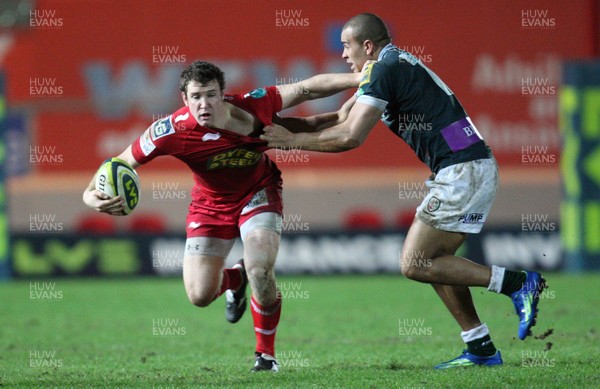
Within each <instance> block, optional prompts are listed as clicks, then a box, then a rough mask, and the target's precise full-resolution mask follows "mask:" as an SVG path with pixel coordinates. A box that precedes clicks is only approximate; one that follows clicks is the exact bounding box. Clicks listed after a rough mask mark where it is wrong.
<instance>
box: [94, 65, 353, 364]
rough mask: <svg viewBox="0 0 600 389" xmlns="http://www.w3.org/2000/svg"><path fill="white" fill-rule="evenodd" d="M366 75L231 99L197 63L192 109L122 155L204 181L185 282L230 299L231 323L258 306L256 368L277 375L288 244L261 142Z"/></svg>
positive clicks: (194, 209)
mask: <svg viewBox="0 0 600 389" xmlns="http://www.w3.org/2000/svg"><path fill="white" fill-rule="evenodd" d="M359 78H360V77H359V75H356V74H352V73H348V74H328V75H318V76H315V77H312V78H310V79H307V80H303V81H300V82H298V83H295V84H289V85H278V86H276V87H275V86H270V87H266V88H259V89H255V90H253V91H251V92H249V93H246V94H243V95H242V94H240V95H229V94H224V89H225V79H224V74H223V72H222V71H221V70H220V69H219V68H218V67H217V66H215V65H213V64H211V63H207V62H200V61H197V62H194V63H192V64H191V65H190V66H189V67H188V68H186V69H185V70H184V71H183V72H182V73H181V77H180V89H181V96H182V98H183V102H184V103H185V106H184V107H182V108H180V109H179V110H177V111H176V112H175V113H173V114H172V115H170V116H168V117H166V118H164V119H160V120H157V121H156V122H154V123H153V124H152V125H151V126H150V127H149V128H148V129H147V130H146V131H145V132H144V133H143V134H142V136H140V138H139V139H137V140H135V141H134V142H133V143H132V144H131V146H129V147H127V149H125V150H124V151H123V152H122V153H121V154H120V155H118V158H121V159H122V160H124V161H126V162H127V163H129V164H130V165H131V166H133V167H134V168H135V167H138V166H140V165H142V164H145V163H147V162H150V161H151V160H152V159H154V158H156V157H158V156H161V155H171V156H173V157H175V158H177V159H179V160H181V161H182V162H184V163H185V164H187V165H188V166H189V168H190V169H191V170H192V172H193V176H194V181H195V185H194V188H193V191H192V201H191V204H190V206H189V212H188V216H187V220H186V230H187V240H186V246H185V253H184V259H183V280H184V284H185V290H186V292H187V296H188V298H189V300H190V301H191V302H192V303H193V304H194V305H196V306H199V307H206V306H208V305H209V304H210V303H211V302H212V301H214V300H215V299H216V298H217V297H218V296H220V295H221V294H223V293H225V292H227V293H226V297H227V304H226V318H227V320H228V321H230V322H232V323H235V322H237V321H238V320H239V319H240V318H241V316H242V314H243V313H244V311H245V308H246V296H245V289H246V285H247V283H249V284H250V288H251V290H252V296H251V299H250V306H251V312H252V318H253V321H254V331H255V335H256V349H255V365H254V367H253V368H252V370H253V371H261V370H268V371H277V370H278V363H277V361H276V359H275V332H276V329H277V325H278V323H279V317H280V313H281V298H280V296H279V295H278V293H277V286H276V284H275V277H274V265H275V259H276V257H277V250H278V248H279V240H280V233H281V215H282V207H283V204H282V199H281V190H282V180H281V173H280V171H279V170H278V169H277V167H276V166H275V163H274V162H273V161H271V160H270V159H269V157H268V156H267V155H266V154H264V153H263V152H264V151H265V150H267V149H268V148H267V144H266V142H265V141H263V140H261V139H260V138H259V136H260V135H261V134H262V133H263V128H264V127H265V126H266V125H269V124H271V123H272V118H273V117H274V116H275V114H276V113H277V112H279V111H281V110H282V109H285V108H288V107H291V106H294V105H296V104H299V103H301V102H303V101H305V100H309V99H315V98H319V97H325V96H328V95H331V94H334V93H337V92H340V91H342V90H344V89H348V88H351V87H357V86H358V81H359ZM94 182H95V181H94V179H92V180H91V181H90V184H89V185H88V187H87V188H86V190H85V192H84V194H83V201H84V202H85V203H86V204H87V205H88V206H90V207H92V208H94V209H96V210H98V211H100V212H105V213H108V214H111V215H122V214H123V205H122V202H123V199H122V198H121V197H115V198H112V199H110V198H108V197H107V196H106V195H104V194H103V193H101V192H99V191H98V190H96V189H95V187H94ZM237 237H241V239H242V242H243V246H244V256H243V258H244V259H243V261H242V260H240V261H239V262H238V263H237V264H236V265H235V266H234V267H233V268H231V269H224V263H225V259H226V257H227V255H228V254H229V252H230V250H231V248H232V246H233V244H234V240H235V238H237Z"/></svg>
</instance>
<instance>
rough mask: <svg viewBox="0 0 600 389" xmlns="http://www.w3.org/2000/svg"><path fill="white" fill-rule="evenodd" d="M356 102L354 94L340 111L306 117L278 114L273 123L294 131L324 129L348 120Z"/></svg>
mask: <svg viewBox="0 0 600 389" xmlns="http://www.w3.org/2000/svg"><path fill="white" fill-rule="evenodd" d="M355 102H356V96H355V95H353V96H352V97H351V98H350V99H349V100H348V101H346V102H345V103H344V105H342V107H341V108H340V109H339V110H338V111H335V112H327V113H322V114H318V115H313V116H306V117H280V116H278V115H277V116H276V117H274V118H273V123H275V124H279V125H280V126H283V127H285V128H287V129H288V130H289V131H291V132H294V133H297V132H315V131H319V130H324V129H325V128H329V127H332V126H335V125H336V124H340V123H342V122H343V121H344V120H346V118H348V114H349V113H350V109H352V106H353V105H354V103H355Z"/></svg>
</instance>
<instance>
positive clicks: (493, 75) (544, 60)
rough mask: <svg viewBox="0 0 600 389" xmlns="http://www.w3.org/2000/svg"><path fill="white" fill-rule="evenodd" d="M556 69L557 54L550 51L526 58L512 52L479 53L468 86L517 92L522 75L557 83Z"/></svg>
mask: <svg viewBox="0 0 600 389" xmlns="http://www.w3.org/2000/svg"><path fill="white" fill-rule="evenodd" d="M560 69H561V61H560V58H558V57H556V56H552V55H546V56H543V57H538V59H537V60H534V61H527V60H524V59H521V58H519V57H518V56H517V55H515V54H509V55H507V56H506V58H504V59H498V58H495V57H494V56H493V55H492V54H488V53H483V54H480V55H479V56H478V57H477V59H476V60H475V66H474V69H473V75H472V78H471V86H472V87H473V89H474V90H475V91H477V92H486V91H493V92H504V93H519V94H521V91H522V84H523V79H535V78H539V79H541V78H543V79H546V80H548V83H549V84H551V85H558V84H559V82H560V75H561V73H560Z"/></svg>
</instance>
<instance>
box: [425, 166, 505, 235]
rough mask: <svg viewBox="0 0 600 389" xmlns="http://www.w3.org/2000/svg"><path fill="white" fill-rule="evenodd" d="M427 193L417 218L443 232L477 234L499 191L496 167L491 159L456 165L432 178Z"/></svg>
mask: <svg viewBox="0 0 600 389" xmlns="http://www.w3.org/2000/svg"><path fill="white" fill-rule="evenodd" d="M425 185H427V187H428V188H429V193H427V196H426V197H425V198H424V199H423V202H422V203H421V204H420V205H419V206H418V207H417V213H416V216H417V217H418V218H419V219H420V220H421V221H422V222H423V223H425V224H427V225H429V226H431V227H433V228H437V229H439V230H443V231H451V232H464V233H470V234H477V233H479V232H480V231H481V228H482V227H483V223H485V221H486V219H487V217H488V214H489V212H490V209H491V208H492V204H493V202H494V198H495V197H496V189H497V188H498V165H497V164H496V160H495V159H494V158H493V157H492V158H486V159H478V160H475V161H469V162H463V163H458V164H456V165H451V166H448V167H445V168H443V169H441V170H440V171H439V172H438V173H437V174H436V175H435V176H434V175H432V177H430V178H429V179H428V180H427V181H425Z"/></svg>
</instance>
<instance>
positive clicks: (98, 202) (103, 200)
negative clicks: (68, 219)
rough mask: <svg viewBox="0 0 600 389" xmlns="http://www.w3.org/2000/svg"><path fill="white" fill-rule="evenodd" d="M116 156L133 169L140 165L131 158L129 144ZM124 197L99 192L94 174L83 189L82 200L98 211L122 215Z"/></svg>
mask: <svg viewBox="0 0 600 389" xmlns="http://www.w3.org/2000/svg"><path fill="white" fill-rule="evenodd" d="M117 158H120V159H122V160H123V161H125V162H127V163H128V164H129V165H131V167H133V168H134V169H135V168H136V167H138V166H140V164H139V162H138V161H136V160H135V158H133V154H132V153H131V146H128V147H127V148H126V149H125V150H124V151H123V152H122V153H121V154H119V155H118V156H117ZM124 201H125V200H124V199H123V198H122V197H121V196H117V197H113V198H110V197H109V196H108V195H106V194H105V193H102V192H100V191H99V190H97V189H96V175H95V174H94V176H93V177H92V180H91V181H90V183H89V184H88V186H87V187H86V188H85V190H84V191H83V202H84V203H85V204H86V205H87V206H88V207H90V208H93V209H95V210H96V211H98V212H104V213H107V214H109V215H113V216H122V215H124V214H125V212H124V207H123V204H124Z"/></svg>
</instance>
